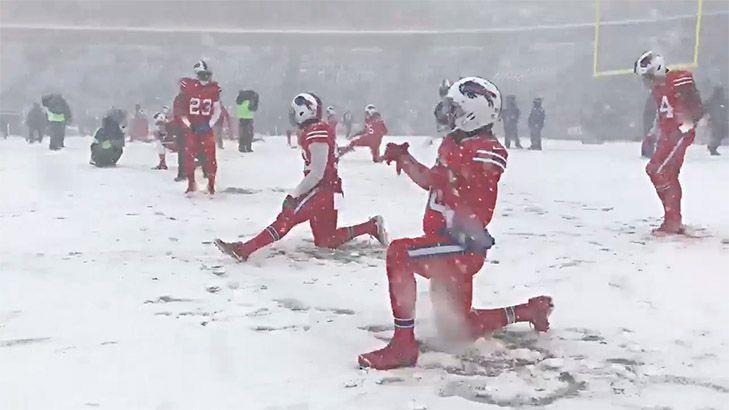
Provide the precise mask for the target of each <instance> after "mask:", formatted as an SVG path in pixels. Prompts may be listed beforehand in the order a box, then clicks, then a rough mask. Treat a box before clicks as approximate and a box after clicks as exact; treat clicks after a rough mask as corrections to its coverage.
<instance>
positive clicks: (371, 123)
mask: <svg viewBox="0 0 729 410" xmlns="http://www.w3.org/2000/svg"><path fill="white" fill-rule="evenodd" d="M385 134H387V127H386V126H385V121H383V120H382V117H380V116H379V115H373V116H371V117H369V118H366V119H365V123H364V129H363V130H362V131H360V132H359V134H357V135H355V137H364V136H367V137H368V139H369V138H371V139H372V140H373V141H377V142H381V141H382V137H384V136H385Z"/></svg>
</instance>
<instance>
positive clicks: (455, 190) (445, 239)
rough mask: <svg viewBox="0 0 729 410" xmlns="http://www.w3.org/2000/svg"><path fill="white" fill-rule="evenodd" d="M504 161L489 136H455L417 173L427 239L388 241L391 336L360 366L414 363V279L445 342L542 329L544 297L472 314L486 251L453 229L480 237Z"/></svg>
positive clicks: (504, 155) (365, 356) (546, 302)
mask: <svg viewBox="0 0 729 410" xmlns="http://www.w3.org/2000/svg"><path fill="white" fill-rule="evenodd" d="M386 156H387V154H386ZM507 157H508V153H507V151H506V149H505V148H504V147H503V146H502V145H501V144H500V143H499V141H498V140H497V139H496V138H495V137H494V136H493V134H491V131H490V130H488V129H483V130H481V131H479V132H478V133H477V134H475V135H471V136H466V137H463V134H462V133H460V132H458V131H457V132H454V133H451V134H449V135H447V136H446V137H445V138H444V140H443V142H442V144H441V146H440V148H439V149H438V158H437V161H436V165H435V166H433V167H432V168H430V169H429V170H428V169H427V168H422V171H416V172H418V173H420V172H426V173H427V181H428V184H427V185H428V186H429V190H430V194H429V197H428V205H427V208H426V211H425V216H424V217H423V231H424V233H425V234H424V235H423V236H420V237H417V238H404V239H397V240H394V241H393V242H392V243H391V244H390V246H389V248H388V249H387V258H386V267H387V278H388V282H389V290H390V304H391V307H392V313H393V316H394V318H395V333H394V335H393V338H392V340H391V341H390V343H389V344H388V345H387V346H386V347H385V348H383V349H380V350H376V351H373V352H370V353H366V354H363V355H360V356H359V359H358V360H359V363H360V365H361V366H366V367H374V368H376V369H390V368H394V367H401V366H412V365H414V364H415V362H416V360H417V356H418V348H417V344H416V342H415V339H414V332H413V328H414V324H415V298H416V285H415V274H419V275H421V276H423V277H425V278H428V279H430V296H431V301H432V303H433V313H434V314H435V319H436V324H437V326H438V329H439V330H440V331H441V332H442V333H443V334H444V335H445V336H447V337H455V338H459V339H462V338H464V337H465V338H470V339H474V340H475V339H476V338H478V337H481V336H484V335H486V334H488V333H490V332H492V331H494V330H496V329H500V328H502V327H504V326H506V325H507V324H509V323H514V322H520V321H531V322H532V323H535V327H537V329H538V330H540V331H546V330H547V328H548V327H549V323H548V322H547V321H546V314H542V316H540V319H535V318H536V317H537V314H535V313H534V312H535V311H537V310H541V311H542V312H544V311H545V309H547V308H548V307H549V306H550V305H551V299H549V298H546V297H539V298H533V299H530V301H529V303H525V304H522V305H516V306H510V307H506V308H501V309H473V308H472V307H471V301H472V296H473V275H475V274H476V273H477V272H478V271H479V270H480V269H481V267H482V266H483V264H484V261H485V258H486V250H485V249H483V248H477V247H473V246H470V245H469V244H468V242H466V243H464V241H461V240H458V239H456V238H457V235H456V234H455V233H454V232H456V231H457V230H458V229H457V227H459V226H460V227H466V226H468V227H469V228H470V229H471V230H472V231H474V230H475V231H478V230H481V231H483V230H484V229H485V228H486V226H487V225H488V224H489V223H490V222H491V218H492V216H493V212H494V207H495V204H496V197H497V194H498V183H499V180H500V179H501V175H502V173H503V172H504V170H505V169H506V161H507ZM405 166H406V167H407V166H408V165H405ZM418 167H422V165H418V166H416V167H415V168H418ZM406 171H407V169H406Z"/></svg>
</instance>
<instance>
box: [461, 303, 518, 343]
mask: <svg viewBox="0 0 729 410" xmlns="http://www.w3.org/2000/svg"><path fill="white" fill-rule="evenodd" d="M468 319H469V323H470V325H471V332H472V334H473V335H474V336H476V337H480V336H483V335H485V334H488V333H492V332H494V331H496V330H499V329H501V328H502V327H504V326H506V325H507V324H508V323H509V322H508V319H507V317H506V309H473V310H471V312H470V313H469V316H468Z"/></svg>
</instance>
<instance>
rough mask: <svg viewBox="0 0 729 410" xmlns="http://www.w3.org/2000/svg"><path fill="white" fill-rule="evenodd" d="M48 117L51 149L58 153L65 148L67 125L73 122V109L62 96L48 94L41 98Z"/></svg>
mask: <svg viewBox="0 0 729 410" xmlns="http://www.w3.org/2000/svg"><path fill="white" fill-rule="evenodd" d="M41 104H43V106H44V107H46V114H47V116H48V133H49V134H50V136H51V143H50V145H49V146H48V148H49V149H51V150H53V151H57V150H59V149H61V148H63V147H64V139H65V137H66V124H68V123H70V122H71V109H70V108H69V106H68V102H66V99H65V98H63V96H62V95H61V94H48V95H44V96H43V98H41Z"/></svg>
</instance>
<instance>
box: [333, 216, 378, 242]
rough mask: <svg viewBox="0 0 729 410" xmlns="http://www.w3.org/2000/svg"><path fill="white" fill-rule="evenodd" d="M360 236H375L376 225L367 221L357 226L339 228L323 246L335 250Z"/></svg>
mask: <svg viewBox="0 0 729 410" xmlns="http://www.w3.org/2000/svg"><path fill="white" fill-rule="evenodd" d="M362 235H377V225H376V224H375V221H367V222H365V223H361V224H359V225H354V226H349V227H346V228H339V229H337V231H336V232H335V233H334V236H333V237H332V239H331V240H330V241H328V243H327V244H326V245H325V246H326V247H328V248H337V247H338V246H340V245H342V244H343V243H346V242H349V241H351V240H352V239H354V238H356V237H358V236H362Z"/></svg>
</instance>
